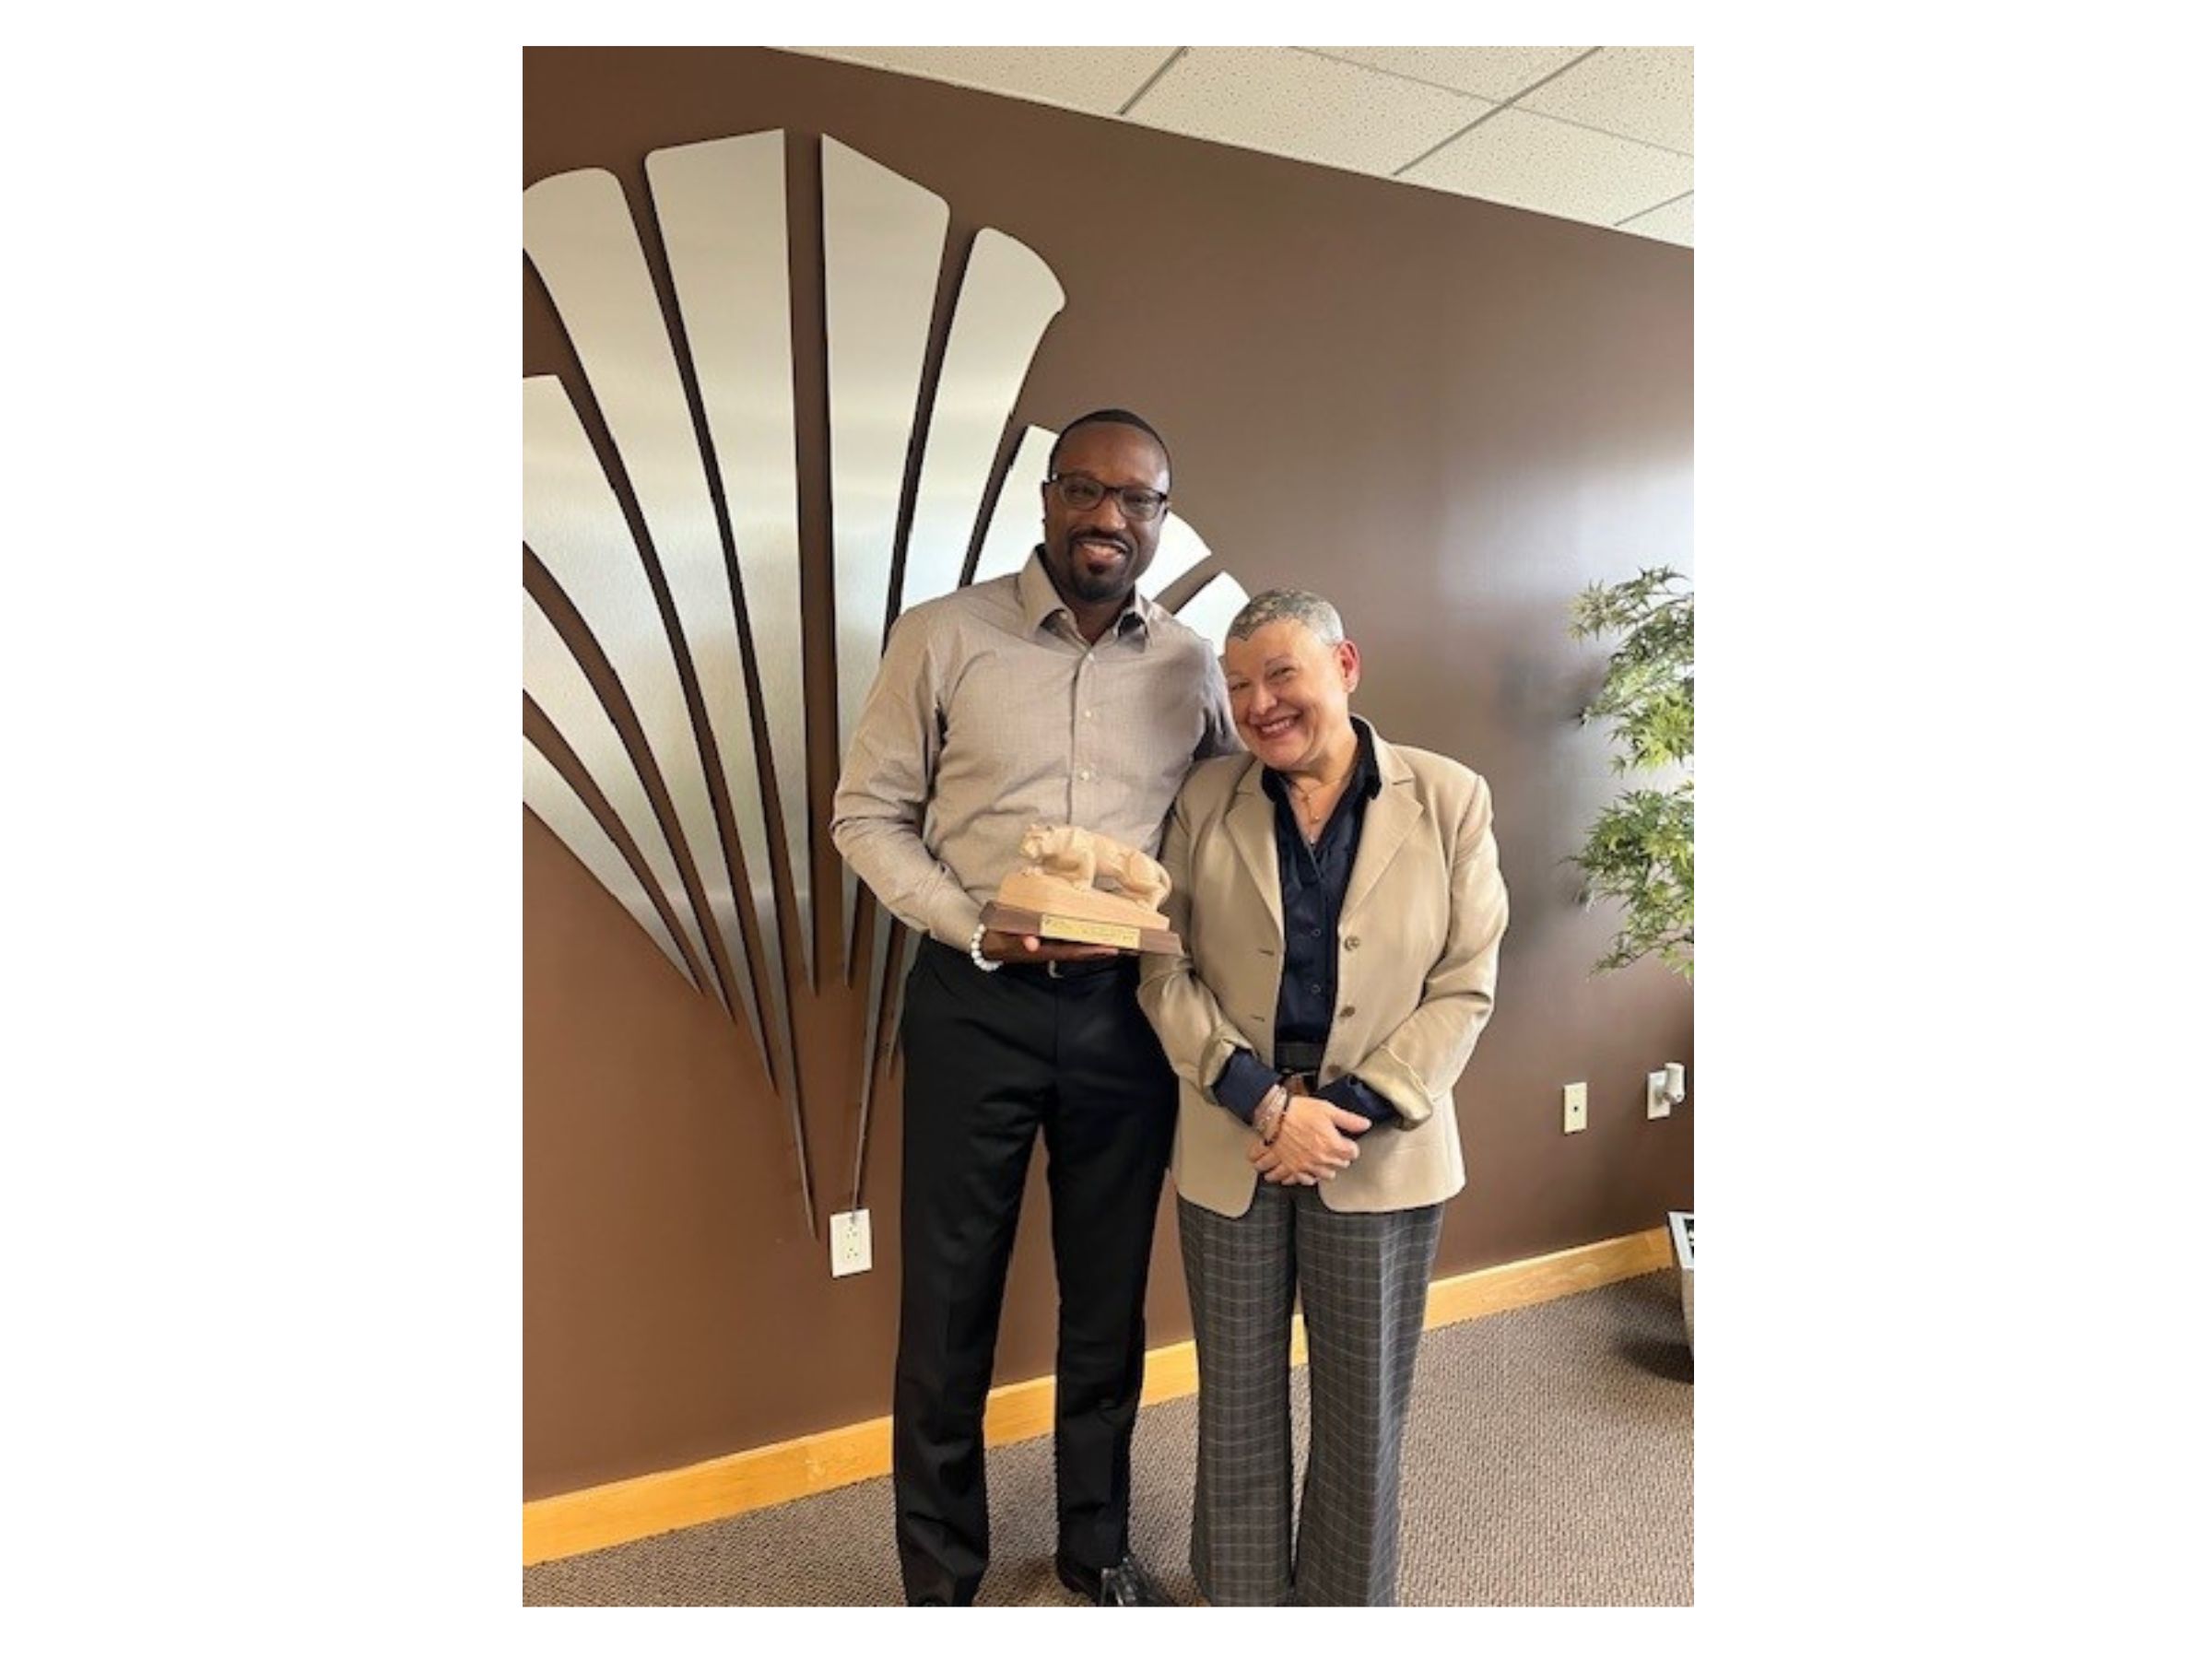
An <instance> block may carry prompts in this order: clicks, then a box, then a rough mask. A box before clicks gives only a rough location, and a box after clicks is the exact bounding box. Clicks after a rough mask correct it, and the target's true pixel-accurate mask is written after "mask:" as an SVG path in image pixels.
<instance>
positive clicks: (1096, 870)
mask: <svg viewBox="0 0 2212 1659" xmlns="http://www.w3.org/2000/svg"><path fill="white" fill-rule="evenodd" d="M1021 856H1022V858H1023V859H1024V860H1025V861H1026V862H1025V863H1024V864H1023V865H1021V866H1020V867H1019V868H1018V869H1017V870H1015V871H1013V872H1012V873H1011V874H1010V875H1008V876H1007V877H1006V879H1005V880H1004V881H1002V882H1000V883H999V884H998V897H997V898H996V899H994V900H992V902H991V903H989V904H986V905H985V906H983V925H984V926H986V927H994V928H997V929H999V930H1000V931H1001V932H1004V933H1014V934H1033V935H1037V936H1038V937H1040V938H1045V939H1062V940H1066V941H1069V942H1071V943H1077V944H1084V945H1111V946H1113V947H1116V948H1117V949H1121V950H1150V951H1159V952H1162V953H1164V954H1167V955H1171V956H1181V955H1182V940H1181V939H1179V938H1177V937H1176V936H1175V935H1174V934H1173V933H1172V932H1171V930H1170V929H1169V927H1168V919H1167V917H1166V916H1164V915H1162V914H1161V913H1160V910H1159V906H1160V904H1161V902H1162V901H1163V900H1166V898H1167V896H1168V888H1169V881H1168V873H1167V871H1165V870H1164V869H1162V868H1160V866H1159V861H1158V860H1156V859H1153V858H1149V857H1147V855H1146V854H1144V853H1140V852H1138V851H1137V850H1136V849H1135V847H1127V846H1124V845H1123V844H1122V843H1121V842H1120V841H1115V840H1114V839H1113V838H1112V836H1107V835H1100V834H1099V833H1098V832H1097V831H1095V830H1085V829H1082V828H1080V827H1079V826H1077V825H1075V824H1031V825H1030V827H1029V829H1028V830H1026V831H1025V832H1024V833H1023V835H1022V838H1021ZM1101 876H1103V877H1107V878H1108V879H1109V880H1111V881H1112V883H1113V888H1114V890H1111V891H1110V890H1105V889H1101V888H1099V887H1098V886H1097V885H1095V884H1096V883H1097V881H1098V878H1099V877H1101Z"/></svg>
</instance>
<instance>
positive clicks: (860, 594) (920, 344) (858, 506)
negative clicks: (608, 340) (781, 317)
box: [822, 137, 951, 937]
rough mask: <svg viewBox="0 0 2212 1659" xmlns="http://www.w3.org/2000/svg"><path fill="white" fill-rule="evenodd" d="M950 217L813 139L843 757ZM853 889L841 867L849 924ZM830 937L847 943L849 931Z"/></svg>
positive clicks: (862, 689)
mask: <svg viewBox="0 0 2212 1659" xmlns="http://www.w3.org/2000/svg"><path fill="white" fill-rule="evenodd" d="M950 218H951V214H950V210H949V209H948V208H947V206H946V205H945V203H944V200H943V199H942V198H941V197H938V196H936V195H933V194H931V193H930V192H928V191H926V190H924V189H923V188H922V187H921V186H920V185H919V184H915V183H913V182H911V181H909V180H906V179H902V178H900V176H899V175H898V174H897V173H895V172H892V171H890V170H889V169H888V168H886V167H881V166H878V165H877V163H876V162H874V161H871V160H869V159H867V158H866V157H865V156H863V155H861V154H860V153H859V152H858V151H856V150H852V149H848V148H846V147H844V146H843V145H841V144H840V143H838V142H837V140H835V139H834V138H827V137H826V138H824V139H823V140H822V265H823V303H824V314H825V323H826V327H827V330H828V333H829V336H830V337H829V355H830V529H831V537H832V546H833V550H834V555H833V556H834V559H835V574H836V591H837V750H838V754H839V755H840V756H842V755H843V754H844V753H845V751H846V750H847V749H848V748H850V747H852V743H853V726H854V724H856V723H857V722H858V720H859V718H860V709H861V704H862V703H863V702H864V701H865V700H866V698H867V694H868V688H869V686H870V685H871V684H872V683H873V682H874V680H875V677H876V665H877V663H878V662H879V661H880V660H881V659H882V655H883V626H884V617H885V614H886V612H887V610H888V607H889V603H890V587H891V559H892V551H893V547H892V544H893V540H894V537H895V536H896V535H897V532H898V524H899V498H900V491H901V489H902V488H903V487H904V484H905V479H906V455H907V447H908V443H909V441H910V440H911V438H912V430H913V422H914V411H915V407H916V405H917V403H918V401H919V398H920V395H921V385H922V366H923V360H924V356H925V355H926V353H927V351H928V347H929V326H930V317H931V313H932V312H933V311H934V310H935V304H936V287H937V267H938V265H939V263H940V261H941V260H942V259H943V257H944V251H945V229H946V226H947V223H948V222H949V220H950ZM853 885H854V878H853V871H852V868H851V866H850V865H848V866H846V869H845V875H844V898H845V913H846V915H847V917H848V918H850V917H851V916H852V913H853ZM839 931H840V934H841V935H843V936H847V937H849V936H850V931H849V928H841V929H840V930H839Z"/></svg>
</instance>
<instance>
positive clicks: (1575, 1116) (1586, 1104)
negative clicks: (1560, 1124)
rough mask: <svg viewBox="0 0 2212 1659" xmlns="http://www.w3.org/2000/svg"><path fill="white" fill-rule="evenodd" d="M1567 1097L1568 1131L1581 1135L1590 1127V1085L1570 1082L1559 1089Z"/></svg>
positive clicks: (1570, 1133)
mask: <svg viewBox="0 0 2212 1659" xmlns="http://www.w3.org/2000/svg"><path fill="white" fill-rule="evenodd" d="M1559 1093H1560V1094H1561V1095H1562V1096H1563V1097H1565V1100H1564V1104H1565V1106H1566V1121H1567V1133H1568V1134H1569V1135H1579V1134H1580V1133H1582V1131H1583V1130H1584V1129H1587V1128H1589V1127H1590V1085H1589V1084H1587V1083H1570V1084H1568V1085H1567V1087H1566V1088H1562V1089H1561V1090H1559Z"/></svg>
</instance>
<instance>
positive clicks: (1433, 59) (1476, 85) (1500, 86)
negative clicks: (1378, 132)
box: [1307, 46, 1589, 103]
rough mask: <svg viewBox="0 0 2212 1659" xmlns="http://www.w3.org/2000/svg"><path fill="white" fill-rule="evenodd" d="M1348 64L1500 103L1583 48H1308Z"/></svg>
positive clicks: (1585, 49) (1577, 53) (1573, 58)
mask: <svg viewBox="0 0 2212 1659" xmlns="http://www.w3.org/2000/svg"><path fill="white" fill-rule="evenodd" d="M1307 50H1308V51H1310V52H1322V53H1327V54H1328V55H1329V56H1331V57H1334V58H1342V59H1344V60H1345V61H1346V62H1347V63H1353V64H1365V65H1367V66H1368V67H1369V68H1371V69H1384V70H1389V71H1391V72H1392V73H1394V74H1397V75H1409V76H1412V77H1413V78H1414V79H1415V80H1420V81H1429V82H1430V83H1431V84H1433V85H1435V86H1439V87H1450V88H1453V90H1454V91H1458V92H1472V93H1474V94H1475V95H1476V96H1477V98H1488V99H1493V100H1496V101H1498V102H1500V103H1503V102H1504V101H1505V100H1507V99H1509V98H1511V97H1512V96H1513V95H1514V94H1515V93H1517V92H1520V91H1522V90H1523V89H1524V88H1528V87H1533V86H1534V85H1535V83H1536V82H1538V81H1540V80H1542V79H1543V78H1544V77H1545V76H1547V75H1549V74H1550V73H1551V72H1552V71H1553V70H1555V69H1557V68H1558V67H1559V65H1562V64H1571V63H1572V62H1574V60H1575V59H1576V58H1578V57H1580V56H1581V55H1582V54H1583V53H1584V52H1586V51H1588V50H1589V48H1588V47H1585V46H1312V47H1309V48H1307Z"/></svg>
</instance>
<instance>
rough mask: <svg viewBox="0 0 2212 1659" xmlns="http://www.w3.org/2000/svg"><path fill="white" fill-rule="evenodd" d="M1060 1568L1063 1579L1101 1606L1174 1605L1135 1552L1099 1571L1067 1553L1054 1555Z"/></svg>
mask: <svg viewBox="0 0 2212 1659" xmlns="http://www.w3.org/2000/svg"><path fill="white" fill-rule="evenodd" d="M1053 1567H1054V1568H1056V1569H1057V1570H1058V1571H1059V1573H1060V1582H1061V1583H1064V1584H1065V1585H1066V1586H1067V1587H1068V1588H1069V1589H1070V1590H1073V1591H1074V1592H1075V1593H1076V1594H1077V1595H1079V1596H1081V1597H1082V1598H1083V1599H1084V1600H1085V1601H1088V1602H1095V1603H1097V1604H1098V1605H1099V1606H1101V1607H1171V1606H1174V1605H1175V1604H1174V1603H1173V1602H1171V1601H1170V1600H1169V1599H1168V1593H1167V1592H1166V1591H1164V1590H1162V1589H1161V1588H1160V1587H1159V1583H1158V1582H1157V1581H1155V1580H1154V1578H1153V1577H1152V1575H1151V1574H1150V1573H1149V1572H1147V1571H1145V1564H1144V1563H1143V1562H1142V1561H1140V1560H1138V1559H1136V1558H1135V1556H1133V1555H1125V1556H1124V1557H1123V1558H1122V1559H1120V1560H1118V1561H1116V1562H1115V1563H1114V1564H1113V1565H1112V1566H1111V1567H1109V1568H1107V1569H1106V1570H1105V1571H1100V1570H1099V1569H1097V1568H1095V1567H1084V1566H1080V1565H1078V1564H1077V1562H1074V1561H1071V1560H1069V1559H1067V1558H1066V1557H1065V1556H1055V1557H1053Z"/></svg>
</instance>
